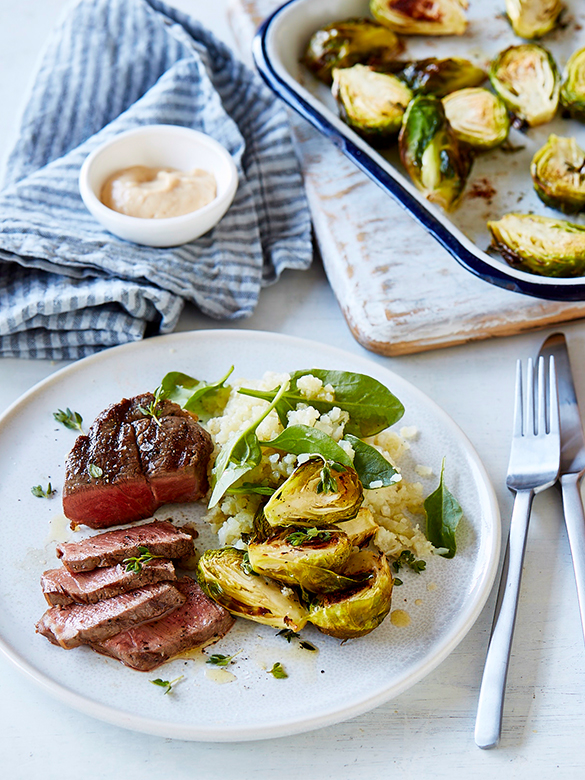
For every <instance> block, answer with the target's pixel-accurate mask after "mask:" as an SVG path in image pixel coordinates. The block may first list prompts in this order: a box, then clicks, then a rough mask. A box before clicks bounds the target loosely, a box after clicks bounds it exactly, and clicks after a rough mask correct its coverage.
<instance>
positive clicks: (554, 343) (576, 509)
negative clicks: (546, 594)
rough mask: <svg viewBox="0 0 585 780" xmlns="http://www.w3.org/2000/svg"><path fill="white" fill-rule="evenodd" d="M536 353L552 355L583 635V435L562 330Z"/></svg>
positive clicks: (565, 499) (567, 516)
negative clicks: (557, 393)
mask: <svg viewBox="0 0 585 780" xmlns="http://www.w3.org/2000/svg"><path fill="white" fill-rule="evenodd" d="M540 355H543V356H544V357H545V358H548V357H550V356H551V355H553V356H554V359H555V363H556V369H557V382H558V390H559V406H560V420H561V468H560V471H559V484H560V487H561V493H562V496H563V512H564V515H565V525H566V527H567V535H568V537H569V546H570V548H571V555H572V557H573V569H574V571H575V582H576V585H577V598H578V600H579V611H580V613H581V626H582V629H583V636H584V638H585V514H584V513H583V502H582V499H581V479H582V477H583V474H584V473H585V436H584V435H583V425H582V423H581V415H580V413H579V406H578V403H577V394H576V392H575V385H574V384H573V375H572V372H571V363H570V360H569V351H568V349H567V342H566V339H565V336H564V334H563V333H553V335H552V336H549V337H548V338H547V339H546V341H545V342H544V344H543V345H542V347H541V349H540V352H539V356H540Z"/></svg>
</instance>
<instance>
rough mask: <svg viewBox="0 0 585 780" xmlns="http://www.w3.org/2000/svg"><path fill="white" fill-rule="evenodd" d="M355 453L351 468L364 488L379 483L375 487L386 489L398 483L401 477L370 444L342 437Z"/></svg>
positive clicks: (355, 438) (353, 437)
mask: <svg viewBox="0 0 585 780" xmlns="http://www.w3.org/2000/svg"><path fill="white" fill-rule="evenodd" d="M344 438H345V440H346V441H348V442H349V443H350V444H351V446H352V447H353V449H354V451H355V458H354V460H353V467H354V469H355V470H356V471H357V474H358V477H359V478H360V482H361V483H362V485H363V486H364V487H365V488H368V489H371V485H372V483H376V482H381V483H382V484H381V485H378V486H377V487H388V485H394V484H395V483H396V482H400V480H401V479H402V475H401V474H400V472H398V471H396V469H395V468H394V466H393V465H392V464H391V463H390V462H389V461H387V460H386V458H385V457H384V456H383V455H381V454H380V453H379V452H378V450H377V449H376V448H375V447H372V445H371V444H366V442H365V441H362V440H361V439H358V438H357V437H356V436H352V435H351V433H349V434H347V435H346V436H344Z"/></svg>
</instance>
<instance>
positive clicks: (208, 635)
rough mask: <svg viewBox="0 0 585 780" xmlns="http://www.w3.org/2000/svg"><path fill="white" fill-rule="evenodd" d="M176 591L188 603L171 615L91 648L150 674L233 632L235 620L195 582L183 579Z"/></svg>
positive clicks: (177, 583) (93, 645)
mask: <svg viewBox="0 0 585 780" xmlns="http://www.w3.org/2000/svg"><path fill="white" fill-rule="evenodd" d="M175 587H176V588H178V589H179V590H180V591H181V593H182V594H183V595H184V596H185V597H186V601H185V603H184V604H183V605H182V606H181V607H179V608H178V609H176V610H175V611H174V612H171V613H170V615H167V616H166V617H163V618H161V619H160V620H155V621H153V622H151V623H146V624H144V625H142V626H138V627H137V628H131V629H130V630H128V631H124V632H122V633H119V634H116V636H113V637H111V638H110V639H106V640H103V641H101V642H99V643H96V642H92V643H91V647H92V648H93V649H94V650H96V651H97V652H98V653H103V654H104V655H109V656H111V657H112V658H117V659H118V660H119V661H122V663H123V664H125V665H126V666H130V667H131V668H132V669H137V670H139V671H142V672H148V671H150V670H151V669H155V668H156V667H157V666H160V664H162V663H164V662H165V661H168V660H169V659H170V658H173V657H174V656H176V655H179V654H181V653H184V652H186V651H187V650H192V649H193V648H196V647H201V646H202V645H205V644H208V643H209V642H211V641H213V640H216V639H220V638H221V637H222V636H224V635H225V634H226V633H227V632H228V631H229V630H230V628H231V627H232V625H233V624H234V618H233V617H232V616H231V615H230V613H229V612H228V611H227V610H225V609H224V608H223V607H221V606H220V605H219V604H216V603H215V602H214V601H212V600H211V599H210V598H208V597H207V596H206V595H205V593H203V591H202V590H201V588H200V587H199V585H198V583H197V582H195V580H193V579H191V577H182V578H181V579H179V580H177V581H176V583H175Z"/></svg>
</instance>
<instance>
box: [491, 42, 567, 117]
mask: <svg viewBox="0 0 585 780" xmlns="http://www.w3.org/2000/svg"><path fill="white" fill-rule="evenodd" d="M489 76H490V80H491V82H492V86H493V88H494V89H495V91H496V92H497V94H498V95H499V96H500V97H501V98H502V100H503V101H504V103H505V104H506V105H507V106H508V109H509V110H510V111H511V112H512V114H514V116H515V118H516V119H515V125H517V126H522V125H529V126H530V127H536V125H542V124H544V123H545V122H550V120H551V119H552V118H553V117H554V115H555V113H556V110H557V106H558V103H559V90H560V84H559V73H558V70H557V66H556V65H555V61H554V60H553V58H552V55H551V54H550V52H548V51H547V50H546V49H545V48H543V47H542V46H539V45H538V44H537V43H523V44H521V45H520V46H510V47H509V48H507V49H505V50H504V51H503V52H500V54H498V56H497V57H496V58H495V60H494V61H493V62H492V64H491V65H490V71H489Z"/></svg>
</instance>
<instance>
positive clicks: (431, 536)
mask: <svg viewBox="0 0 585 780" xmlns="http://www.w3.org/2000/svg"><path fill="white" fill-rule="evenodd" d="M444 474H445V458H443V463H442V465H441V477H440V479H439V487H438V488H437V489H436V490H435V491H434V492H433V493H431V494H430V496H427V498H426V499H425V502H424V505H423V506H424V510H425V513H426V516H427V538H428V540H429V541H430V542H431V544H433V545H434V546H435V547H437V548H442V549H444V550H446V552H441V553H440V554H441V555H443V557H445V558H452V557H453V556H454V555H455V553H456V552H457V544H456V541H455V531H456V530H457V526H458V525H459V521H460V520H461V518H462V517H463V510H462V509H461V506H460V505H459V502H458V501H457V499H456V498H455V496H453V495H451V493H450V492H449V491H448V490H447V488H446V487H445V480H444Z"/></svg>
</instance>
